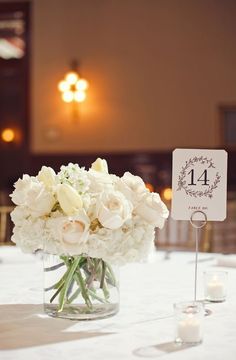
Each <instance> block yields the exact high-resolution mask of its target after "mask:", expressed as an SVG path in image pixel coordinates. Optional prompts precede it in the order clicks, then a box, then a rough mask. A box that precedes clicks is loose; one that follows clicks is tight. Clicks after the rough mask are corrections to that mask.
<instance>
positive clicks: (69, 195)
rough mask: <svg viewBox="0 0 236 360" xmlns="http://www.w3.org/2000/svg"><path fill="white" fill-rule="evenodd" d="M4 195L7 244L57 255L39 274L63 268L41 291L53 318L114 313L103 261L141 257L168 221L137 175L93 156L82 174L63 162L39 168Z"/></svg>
mask: <svg viewBox="0 0 236 360" xmlns="http://www.w3.org/2000/svg"><path fill="white" fill-rule="evenodd" d="M11 198H12V201H13V202H14V203H15V204H16V205H17V206H16V207H15V209H14V210H13V212H12V213H11V218H12V221H13V223H14V225H15V226H14V229H13V236H12V240H13V241H14V242H15V243H16V244H17V245H18V246H20V247H21V248H22V250H23V251H25V252H35V251H36V250H38V249H42V250H43V251H44V252H45V253H49V254H55V255H58V257H59V263H57V265H56V266H51V265H50V266H49V267H46V268H45V272H46V273H48V272H49V271H50V272H54V275H55V271H57V269H58V268H60V270H61V269H65V270H64V272H62V273H61V272H60V275H59V278H57V280H56V282H55V280H54V283H53V284H50V286H47V287H46V288H45V292H47V295H46V298H47V299H48V301H47V303H46V305H45V311H46V312H47V313H48V314H50V315H52V314H53V316H62V315H59V314H66V312H67V311H69V312H70V314H71V315H70V317H71V318H76V316H77V315H75V314H83V315H82V316H83V318H85V317H84V316H88V317H87V318H92V316H93V315H91V314H100V315H99V316H101V314H104V316H107V315H111V314H115V313H116V312H117V311H118V305H117V304H115V303H114V295H112V293H114V290H116V291H118V281H117V278H116V276H115V273H114V271H113V269H112V266H111V264H112V265H123V264H125V263H127V262H133V261H141V260H144V259H146V258H147V256H148V254H149V252H150V249H151V248H152V246H153V243H154V241H153V240H154V234H155V232H154V230H155V227H159V228H162V227H163V226H164V222H165V220H166V218H167V217H168V210H167V207H166V206H165V204H164V203H163V202H162V201H161V199H160V196H159V195H158V194H157V193H151V192H150V191H149V190H148V189H147V188H146V186H145V184H144V182H143V180H142V179H141V178H140V177H138V176H134V175H132V174H130V173H128V172H126V173H125V174H124V175H123V176H122V177H118V176H115V175H112V174H109V173H108V167H107V163H106V161H105V160H102V159H100V158H98V159H97V160H96V161H95V162H94V163H93V164H92V166H91V168H90V169H89V170H88V171H86V170H85V169H84V168H81V167H79V166H78V165H77V164H71V163H70V164H68V165H67V166H62V167H61V169H60V172H59V173H57V174H56V173H55V172H54V170H53V169H52V168H50V167H45V166H43V167H42V169H41V170H40V171H39V173H38V175H37V176H29V175H23V178H22V179H19V180H18V181H17V182H16V183H15V190H14V191H13V193H12V194H11ZM54 278H55V277H54ZM81 301H82V307H80V306H78V302H81ZM55 306H56V308H55ZM106 306H108V309H109V310H106ZM51 307H53V310H52V311H51ZM47 309H48V310H47ZM86 314H88V315H86ZM65 316H66V317H68V314H67V315H65ZM78 316H79V315H78ZM95 316H96V315H95ZM62 317H63V316H62Z"/></svg>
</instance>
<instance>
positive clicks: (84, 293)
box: [75, 268, 93, 309]
mask: <svg viewBox="0 0 236 360" xmlns="http://www.w3.org/2000/svg"><path fill="white" fill-rule="evenodd" d="M75 279H76V281H77V282H78V283H79V286H80V289H81V295H82V296H83V298H84V301H85V302H86V305H87V306H88V308H89V309H92V308H93V304H92V302H91V300H90V298H89V295H88V291H87V290H88V289H86V285H85V281H84V279H83V276H82V274H81V271H80V269H79V268H78V269H77V271H76V274H75Z"/></svg>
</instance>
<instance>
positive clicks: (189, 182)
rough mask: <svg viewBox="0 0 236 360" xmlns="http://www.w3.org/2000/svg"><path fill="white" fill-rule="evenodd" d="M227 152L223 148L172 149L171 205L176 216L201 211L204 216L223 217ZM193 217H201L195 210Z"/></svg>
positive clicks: (178, 217)
mask: <svg viewBox="0 0 236 360" xmlns="http://www.w3.org/2000/svg"><path fill="white" fill-rule="evenodd" d="M226 191H227V152H226V151H225V150H204V149H176V150H174V151H173V167H172V192H173V197H172V208H171V216H172V218H173V219H175V220H190V218H191V215H192V213H193V212H194V211H202V212H204V213H205V214H206V216H207V220H210V221H223V220H224V219H225V218H226V198H227V196H226V195H227V194H226ZM194 220H202V214H201V213H199V214H198V213H196V214H195V216H194Z"/></svg>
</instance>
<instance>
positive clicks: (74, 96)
mask: <svg viewBox="0 0 236 360" xmlns="http://www.w3.org/2000/svg"><path fill="white" fill-rule="evenodd" d="M77 68H78V63H77V61H75V60H74V61H73V62H72V64H71V70H70V71H69V72H67V73H66V74H65V77H64V79H63V80H62V81H60V82H59V84H58V90H59V91H60V92H61V97H62V100H63V101H64V102H66V103H72V102H74V103H81V102H83V101H84V100H85V99H86V96H87V94H86V90H87V89H88V87H89V84H88V81H87V80H85V79H83V78H81V76H80V75H79V73H78V71H77Z"/></svg>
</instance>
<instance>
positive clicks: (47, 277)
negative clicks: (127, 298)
mask: <svg viewBox="0 0 236 360" xmlns="http://www.w3.org/2000/svg"><path fill="white" fill-rule="evenodd" d="M44 310H45V312H46V313H47V314H48V315H50V316H53V317H61V318H67V319H74V320H92V319H99V318H105V317H109V316H112V315H115V314H116V313H117V312H118V311H119V268H118V267H114V266H111V265H110V264H108V263H107V262H105V261H103V260H102V259H97V258H91V257H87V256H84V255H81V256H58V255H52V254H46V253H44Z"/></svg>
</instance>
